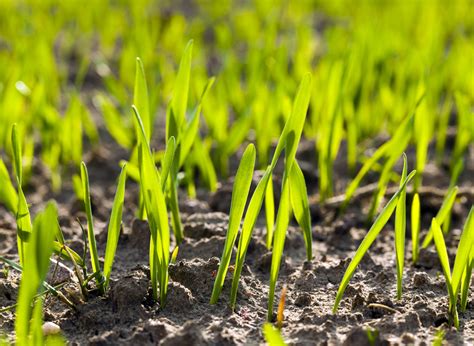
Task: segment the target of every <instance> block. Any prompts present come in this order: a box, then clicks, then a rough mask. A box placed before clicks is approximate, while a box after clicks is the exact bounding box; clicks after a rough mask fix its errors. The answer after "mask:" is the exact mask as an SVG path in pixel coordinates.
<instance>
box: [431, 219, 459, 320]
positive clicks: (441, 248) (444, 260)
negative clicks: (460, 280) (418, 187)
mask: <svg viewBox="0 0 474 346" xmlns="http://www.w3.org/2000/svg"><path fill="white" fill-rule="evenodd" d="M431 229H432V230H433V238H434V242H435V246H436V251H437V252H438V257H439V261H440V263H441V268H442V269H443V274H444V278H445V279H446V288H447V289H448V294H449V306H450V312H451V317H452V318H453V319H454V326H455V327H456V329H458V328H459V320H458V313H457V307H456V296H455V292H454V290H453V285H452V279H451V268H450V265H449V257H448V250H446V243H445V242H444V235H443V232H442V231H441V227H440V226H439V223H438V221H436V218H435V217H434V218H433V219H432V221H431Z"/></svg>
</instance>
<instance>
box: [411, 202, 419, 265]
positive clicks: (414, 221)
mask: <svg viewBox="0 0 474 346" xmlns="http://www.w3.org/2000/svg"><path fill="white" fill-rule="evenodd" d="M411 244H412V254H411V256H412V262H413V263H416V262H418V255H419V253H420V249H419V248H420V196H419V195H418V193H415V195H414V196H413V201H412V204H411Z"/></svg>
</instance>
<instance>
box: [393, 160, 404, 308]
mask: <svg viewBox="0 0 474 346" xmlns="http://www.w3.org/2000/svg"><path fill="white" fill-rule="evenodd" d="M406 177H407V156H406V155H405V153H403V171H402V177H401V181H400V188H402V184H403V182H404V181H405V179H406ZM405 232H406V189H402V191H401V193H400V196H399V197H398V203H397V208H396V210H395V254H396V258H397V299H401V298H402V280H403V266H404V263H405Z"/></svg>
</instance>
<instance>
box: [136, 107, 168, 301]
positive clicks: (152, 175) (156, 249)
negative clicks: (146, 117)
mask: <svg viewBox="0 0 474 346" xmlns="http://www.w3.org/2000/svg"><path fill="white" fill-rule="evenodd" d="M132 109H133V113H134V115H135V117H134V119H135V125H136V128H137V133H138V162H139V169H140V190H141V194H142V196H143V200H144V205H145V210H146V213H147V217H148V224H149V228H150V233H151V240H150V249H149V250H150V251H149V254H150V276H151V283H152V289H153V298H154V299H155V300H158V289H159V293H160V303H161V305H162V306H164V305H165V303H166V295H167V289H168V266H169V262H170V232H169V226H168V211H167V208H166V200H165V195H164V192H163V187H164V185H165V183H164V182H162V181H163V180H165V181H166V178H167V175H169V169H168V168H165V167H171V166H172V164H173V163H172V161H173V160H174V158H173V156H174V155H171V154H165V157H167V160H165V163H166V164H165V165H163V167H162V173H163V175H160V173H159V172H158V170H157V168H156V166H155V162H154V159H153V156H152V153H151V150H150V145H149V142H148V140H147V137H146V132H145V128H144V126H143V122H142V120H141V117H140V114H139V113H138V110H137V108H136V107H135V106H132ZM168 142H169V143H174V137H170V139H169V141H168ZM170 147H171V148H172V151H173V152H174V144H172V145H170ZM167 150H168V148H167ZM170 161H171V162H170Z"/></svg>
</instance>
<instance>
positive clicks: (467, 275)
mask: <svg viewBox="0 0 474 346" xmlns="http://www.w3.org/2000/svg"><path fill="white" fill-rule="evenodd" d="M473 229H474V207H471V211H470V212H469V216H468V217H467V220H466V223H465V224H464V230H463V233H464V232H466V233H467V232H468V230H470V232H471V234H472V233H473V232H474V231H473ZM473 267H474V244H473V245H472V247H471V252H470V254H469V259H468V260H467V265H466V269H465V271H464V272H463V274H462V276H463V277H462V281H461V311H463V312H464V311H466V308H467V297H468V294H469V287H470V286H471V281H472V268H473Z"/></svg>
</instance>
